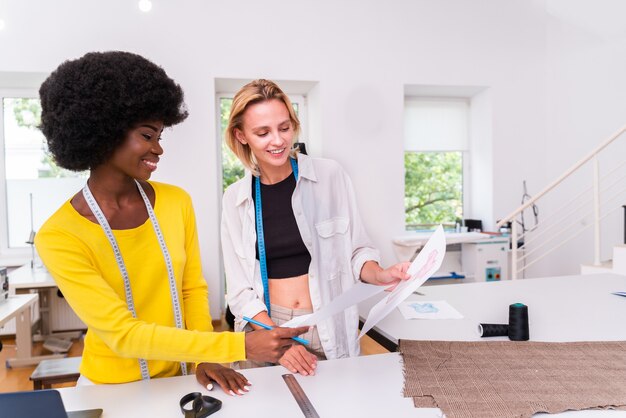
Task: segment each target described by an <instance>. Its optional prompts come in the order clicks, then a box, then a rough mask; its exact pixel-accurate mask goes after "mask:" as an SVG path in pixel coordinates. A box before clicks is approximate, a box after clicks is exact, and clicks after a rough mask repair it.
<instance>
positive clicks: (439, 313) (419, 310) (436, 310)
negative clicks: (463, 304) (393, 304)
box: [398, 300, 463, 319]
mask: <svg viewBox="0 0 626 418" xmlns="http://www.w3.org/2000/svg"><path fill="white" fill-rule="evenodd" d="M398 310H399V311H400V313H402V316H404V319H461V318H463V315H461V313H460V312H459V311H457V310H456V309H454V308H453V307H452V305H450V304H449V303H448V302H446V301H445V300H434V301H424V300H411V301H407V302H402V303H401V304H400V305H398Z"/></svg>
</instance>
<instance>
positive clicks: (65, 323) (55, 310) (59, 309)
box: [50, 292, 87, 332]
mask: <svg viewBox="0 0 626 418" xmlns="http://www.w3.org/2000/svg"><path fill="white" fill-rule="evenodd" d="M50 320H51V323H50V328H51V329H52V332H55V331H71V330H77V329H87V326H86V325H85V324H84V323H83V321H81V320H80V319H79V318H78V317H77V316H76V314H75V313H74V311H73V310H72V308H71V307H70V305H68V303H67V301H66V300H65V299H64V298H61V297H59V296H57V294H56V292H54V296H53V297H52V300H51V301H50Z"/></svg>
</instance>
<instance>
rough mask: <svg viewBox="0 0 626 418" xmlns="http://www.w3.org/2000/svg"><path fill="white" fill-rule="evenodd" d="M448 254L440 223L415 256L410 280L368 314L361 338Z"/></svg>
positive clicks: (413, 289)
mask: <svg viewBox="0 0 626 418" xmlns="http://www.w3.org/2000/svg"><path fill="white" fill-rule="evenodd" d="M445 254H446V236H445V234H444V232H443V227H442V226H441V225H439V226H438V227H437V229H436V230H435V232H433V234H432V236H431V237H430V239H429V240H428V242H427V243H426V245H424V248H423V249H422V251H420V253H419V254H418V255H417V257H415V260H413V263H411V266H410V267H409V269H408V271H407V273H409V274H410V275H411V278H410V279H409V280H406V281H404V282H402V283H400V284H399V285H398V286H397V287H396V288H395V289H394V290H393V291H391V292H390V293H389V295H387V297H385V298H384V299H382V300H381V301H380V302H378V303H377V304H376V305H374V307H372V309H371V310H370V312H369V314H368V315H367V320H366V321H365V325H363V329H362V330H361V333H360V334H359V338H361V337H362V336H364V335H365V333H367V331H369V330H370V329H372V328H373V327H374V325H376V324H377V323H378V322H379V321H380V320H381V319H383V318H384V317H386V316H387V315H389V313H390V312H391V311H393V310H394V309H395V308H396V307H397V306H398V305H399V304H400V303H402V302H403V301H404V300H405V299H406V298H407V297H409V295H410V294H411V293H413V292H415V291H416V290H417V288H418V287H420V286H421V285H422V284H423V283H424V282H425V281H426V280H428V278H429V277H430V276H432V275H433V274H434V273H435V272H436V271H437V270H439V266H441V262H442V261H443V256H444V255H445Z"/></svg>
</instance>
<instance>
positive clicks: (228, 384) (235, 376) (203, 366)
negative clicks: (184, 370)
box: [196, 363, 251, 395]
mask: <svg viewBox="0 0 626 418" xmlns="http://www.w3.org/2000/svg"><path fill="white" fill-rule="evenodd" d="M196 379H197V380H198V383H200V384H201V385H202V386H203V387H205V388H207V389H208V390H211V389H213V382H217V384H218V385H220V387H221V388H222V390H223V391H224V392H226V393H228V394H229V395H244V394H245V393H246V392H248V391H249V390H250V388H249V387H250V385H251V383H250V382H249V381H248V379H246V378H245V376H244V375H242V374H241V373H237V372H236V371H235V370H233V369H230V368H228V367H224V366H222V365H220V364H216V363H200V364H198V365H197V366H196Z"/></svg>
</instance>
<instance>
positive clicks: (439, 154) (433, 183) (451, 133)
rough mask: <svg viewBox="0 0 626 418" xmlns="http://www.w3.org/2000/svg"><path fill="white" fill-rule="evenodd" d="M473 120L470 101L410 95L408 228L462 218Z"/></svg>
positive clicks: (407, 120) (448, 223) (451, 222)
mask: <svg viewBox="0 0 626 418" xmlns="http://www.w3.org/2000/svg"><path fill="white" fill-rule="evenodd" d="M468 120H469V101H468V100H467V99H452V98H422V97H406V98H405V116H404V126H405V146H404V149H405V152H404V168H405V186H404V187H405V188H404V202H405V203H404V208H405V223H406V229H407V230H418V229H432V228H433V227H434V226H436V225H439V224H443V225H444V227H450V228H451V227H454V225H455V223H456V222H458V221H459V220H461V219H462V218H463V203H464V202H463V196H464V193H463V189H464V179H466V178H467V177H468V176H466V175H465V174H466V173H465V172H466V171H467V164H465V161H467V160H468V158H467V154H468V142H469V140H468V137H469V134H468Z"/></svg>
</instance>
